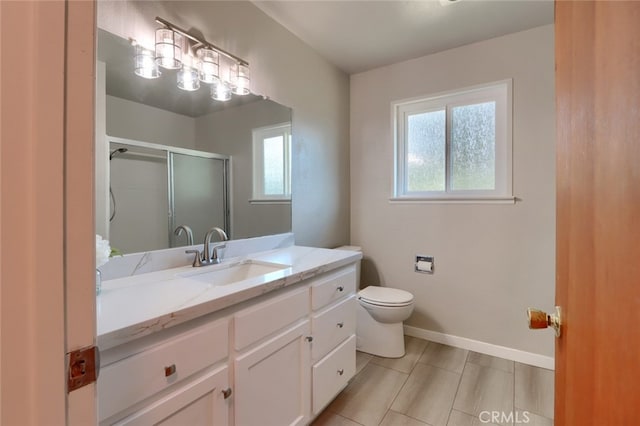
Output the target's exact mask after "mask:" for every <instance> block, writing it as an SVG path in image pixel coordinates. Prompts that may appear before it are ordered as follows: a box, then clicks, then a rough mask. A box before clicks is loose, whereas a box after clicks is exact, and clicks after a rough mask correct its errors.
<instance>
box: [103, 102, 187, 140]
mask: <svg viewBox="0 0 640 426" xmlns="http://www.w3.org/2000/svg"><path fill="white" fill-rule="evenodd" d="M106 128H107V135H109V136H116V137H119V138H126V139H134V140H138V141H143V142H151V143H157V144H160V145H169V146H177V147H180V148H189V149H195V145H196V140H195V132H196V131H195V119H194V118H191V117H187V116H186V115H180V114H176V113H173V112H169V111H165V110H163V109H159V108H154V107H150V106H148V105H144V104H141V103H137V102H131V101H129V100H126V99H121V98H116V97H113V96H109V95H107V96H106Z"/></svg>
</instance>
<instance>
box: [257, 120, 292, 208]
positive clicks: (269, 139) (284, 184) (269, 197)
mask: <svg viewBox="0 0 640 426" xmlns="http://www.w3.org/2000/svg"><path fill="white" fill-rule="evenodd" d="M290 200H291V123H283V124H278V125H275V126H269V127H261V128H258V129H253V199H252V200H251V201H252V202H289V201H290Z"/></svg>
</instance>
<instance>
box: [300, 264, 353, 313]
mask: <svg viewBox="0 0 640 426" xmlns="http://www.w3.org/2000/svg"><path fill="white" fill-rule="evenodd" d="M355 291H356V266H355V265H351V266H348V267H346V268H343V269H340V270H339V271H336V272H334V273H332V274H329V275H326V276H324V277H322V278H319V279H318V280H316V281H315V282H314V283H313V284H312V285H311V307H312V309H313V310H314V311H315V310H317V309H320V308H322V307H323V306H326V305H328V304H329V303H331V302H333V301H334V300H338V299H340V298H342V297H344V296H346V295H348V294H351V293H355Z"/></svg>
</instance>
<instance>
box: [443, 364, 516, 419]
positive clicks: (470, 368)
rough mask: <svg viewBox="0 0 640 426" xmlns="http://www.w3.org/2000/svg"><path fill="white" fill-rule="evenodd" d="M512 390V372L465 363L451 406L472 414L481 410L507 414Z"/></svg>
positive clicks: (511, 400) (475, 414) (511, 404)
mask: <svg viewBox="0 0 640 426" xmlns="http://www.w3.org/2000/svg"><path fill="white" fill-rule="evenodd" d="M513 392H514V391H513V374H511V373H507V372H504V371H500V370H496V369H493V368H489V367H481V366H479V365H476V364H473V363H467V365H466V367H465V369H464V373H463V374H462V380H461V381H460V387H459V389H458V394H457V395H456V399H455V402H454V404H453V407H454V408H455V409H456V410H459V411H462V412H464V413H467V414H470V415H472V416H478V415H480V413H481V412H483V411H497V412H500V413H506V415H508V414H509V413H512V412H513ZM500 423H502V422H500Z"/></svg>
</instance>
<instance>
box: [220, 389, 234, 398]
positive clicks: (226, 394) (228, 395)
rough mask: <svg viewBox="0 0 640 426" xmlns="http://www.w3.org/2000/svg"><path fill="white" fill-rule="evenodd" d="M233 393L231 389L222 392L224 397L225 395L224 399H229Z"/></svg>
mask: <svg viewBox="0 0 640 426" xmlns="http://www.w3.org/2000/svg"><path fill="white" fill-rule="evenodd" d="M232 393H233V391H232V390H231V388H226V389H223V390H222V395H224V399H227V398H229V397H230V396H231V394H232Z"/></svg>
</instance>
